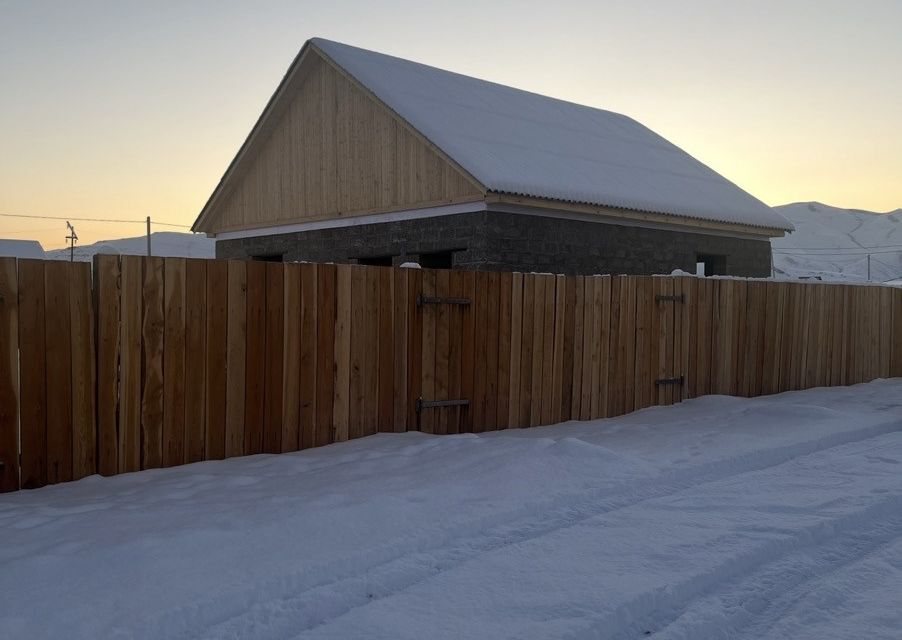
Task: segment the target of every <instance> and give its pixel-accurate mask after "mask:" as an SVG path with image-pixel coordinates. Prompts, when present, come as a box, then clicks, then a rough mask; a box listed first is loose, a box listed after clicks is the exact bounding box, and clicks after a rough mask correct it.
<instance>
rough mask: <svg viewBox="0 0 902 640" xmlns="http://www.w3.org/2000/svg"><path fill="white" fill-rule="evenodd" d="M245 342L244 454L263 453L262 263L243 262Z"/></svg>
mask: <svg viewBox="0 0 902 640" xmlns="http://www.w3.org/2000/svg"><path fill="white" fill-rule="evenodd" d="M245 272H246V273H245V277H246V280H247V288H246V290H245V306H246V313H247V316H246V323H247V332H246V333H247V346H246V347H245V350H246V359H245V365H244V376H245V382H246V388H245V395H244V454H245V455H252V454H255V453H263V430H264V429H263V423H264V416H265V408H264V407H265V405H266V397H265V396H266V391H265V389H266V387H265V381H266V263H265V262H248V263H246V264H245Z"/></svg>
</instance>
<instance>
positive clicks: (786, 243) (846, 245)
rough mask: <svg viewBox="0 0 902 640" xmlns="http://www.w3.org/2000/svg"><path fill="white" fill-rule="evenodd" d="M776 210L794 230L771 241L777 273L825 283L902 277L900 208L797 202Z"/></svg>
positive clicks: (879, 280)
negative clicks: (887, 209)
mask: <svg viewBox="0 0 902 640" xmlns="http://www.w3.org/2000/svg"><path fill="white" fill-rule="evenodd" d="M774 209H775V210H776V211H777V212H779V213H780V214H781V215H783V216H784V217H785V218H788V219H789V221H790V222H792V223H793V224H794V225H795V227H796V230H795V232H793V233H790V234H787V235H786V236H785V237H783V238H776V239H774V240H772V246H773V251H774V270H775V273H776V275H777V276H778V277H779V276H783V277H790V278H800V277H804V278H815V277H819V278H821V279H822V280H853V281H865V280H867V279H868V255H870V270H871V278H870V279H871V281H873V282H887V281H889V280H897V279H899V278H902V209H896V210H895V211H891V212H888V213H876V212H873V211H862V210H859V209H840V208H837V207H831V206H828V205H825V204H821V203H820V202H797V203H794V204H787V205H783V206H779V207H774Z"/></svg>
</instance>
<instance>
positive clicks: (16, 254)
mask: <svg viewBox="0 0 902 640" xmlns="http://www.w3.org/2000/svg"><path fill="white" fill-rule="evenodd" d="M0 257H2V258H39V259H43V258H46V257H47V255H46V254H45V253H44V247H42V246H41V243H40V242H38V241H37V240H7V239H4V238H0Z"/></svg>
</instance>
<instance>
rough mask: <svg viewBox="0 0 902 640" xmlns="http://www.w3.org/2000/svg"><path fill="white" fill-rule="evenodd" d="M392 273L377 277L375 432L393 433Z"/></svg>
mask: <svg viewBox="0 0 902 640" xmlns="http://www.w3.org/2000/svg"><path fill="white" fill-rule="evenodd" d="M392 275H393V274H392V270H391V269H387V268H385V267H378V268H377V270H376V276H377V277H378V287H379V324H378V327H377V329H378V337H379V351H378V357H377V358H376V363H377V367H378V374H377V376H378V377H377V379H378V387H377V398H378V404H377V410H378V420H377V422H376V425H375V426H376V430H377V431H383V432H389V433H390V432H393V431H394V430H395V426H394V401H395V400H394V393H395V373H394V370H395V369H396V368H398V367H400V363H397V364H396V363H395V343H394V338H395V334H394V327H393V326H392V312H393V298H392Z"/></svg>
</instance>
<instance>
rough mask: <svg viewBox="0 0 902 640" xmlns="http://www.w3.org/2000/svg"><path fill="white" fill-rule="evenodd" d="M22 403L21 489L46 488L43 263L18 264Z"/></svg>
mask: <svg viewBox="0 0 902 640" xmlns="http://www.w3.org/2000/svg"><path fill="white" fill-rule="evenodd" d="M18 289H19V385H20V387H19V401H20V403H21V404H20V413H19V420H20V441H21V456H22V457H21V486H22V488H23V489H35V488H37V487H43V486H44V485H46V484H47V387H46V380H47V372H46V365H47V360H46V358H47V351H46V344H45V341H44V329H45V326H44V262H42V261H40V260H19V263H18Z"/></svg>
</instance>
